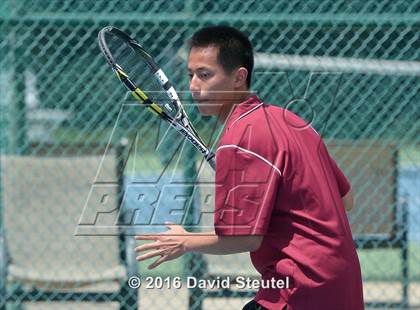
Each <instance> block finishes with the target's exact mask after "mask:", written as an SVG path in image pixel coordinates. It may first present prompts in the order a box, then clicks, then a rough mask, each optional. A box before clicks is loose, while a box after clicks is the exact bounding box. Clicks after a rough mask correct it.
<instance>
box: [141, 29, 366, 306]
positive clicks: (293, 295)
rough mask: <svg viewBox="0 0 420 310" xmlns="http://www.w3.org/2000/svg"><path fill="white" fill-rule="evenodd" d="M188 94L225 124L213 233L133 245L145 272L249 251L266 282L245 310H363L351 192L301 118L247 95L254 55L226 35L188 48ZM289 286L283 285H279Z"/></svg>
mask: <svg viewBox="0 0 420 310" xmlns="http://www.w3.org/2000/svg"><path fill="white" fill-rule="evenodd" d="M189 43H190V52H189V58H188V70H189V74H190V90H191V92H192V95H193V98H194V100H195V101H196V102H197V104H198V108H199V110H200V112H201V113H202V114H203V115H214V116H217V117H218V118H219V120H220V122H222V123H224V129H223V133H222V137H221V139H220V141H219V146H218V149H217V152H216V189H215V191H216V193H215V194H216V198H215V216H214V227H215V231H214V232H213V233H204V234H203V233H189V232H186V231H185V230H184V229H183V228H182V227H181V226H179V225H169V226H168V228H169V230H168V231H167V232H166V233H164V234H160V235H153V236H137V237H136V239H138V240H152V241H153V242H150V243H146V244H144V245H141V246H138V247H137V248H136V251H138V252H143V251H146V253H144V254H142V255H140V256H139V257H138V258H137V259H138V260H139V261H142V260H145V259H149V258H151V257H158V258H157V260H156V261H155V262H154V263H152V264H151V265H150V266H149V268H154V267H156V266H158V265H159V264H161V263H163V262H166V261H169V260H172V259H175V258H177V257H180V256H181V255H183V254H184V253H186V252H201V253H207V254H220V255H223V254H231V253H239V252H250V255H251V260H252V263H253V265H254V266H255V268H256V269H257V270H258V272H259V273H260V274H261V277H262V280H266V283H275V281H272V282H270V280H283V281H287V283H288V284H289V285H288V287H283V288H279V287H270V285H265V287H261V288H260V289H259V291H258V292H257V294H256V296H255V298H254V300H252V301H250V302H249V303H248V304H246V305H245V306H244V308H243V309H247V310H249V309H276V310H281V309H298V310H305V309H308V310H309V309H311V310H312V309H324V310H325V309H331V310H333V309H334V310H345V309H348V310H358V309H363V308H364V306H363V293H362V280H361V271H360V265H359V260H358V257H357V253H356V249H355V246H354V243H353V240H352V235H351V230H350V226H349V222H348V219H347V216H346V212H345V211H346V210H350V209H351V208H352V207H353V196H352V191H351V186H350V184H349V182H348V180H347V179H346V177H345V176H344V174H343V173H342V172H341V170H340V169H339V167H338V166H337V164H336V163H335V161H334V160H333V159H332V158H331V157H330V155H329V154H328V151H327V149H326V147H325V145H324V143H323V141H322V139H321V137H320V135H319V134H318V133H317V132H316V131H315V130H314V129H313V128H312V127H311V126H310V125H309V124H307V123H306V122H305V121H304V120H303V119H301V118H299V117H298V116H297V115H295V114H293V113H292V112H289V111H287V110H285V109H282V108H280V107H276V106H273V105H269V104H265V103H263V102H262V101H261V99H260V98H259V97H258V96H256V95H255V94H252V93H251V92H250V86H251V74H252V70H253V51H252V46H251V43H250V41H249V40H248V38H247V37H246V36H245V35H244V34H243V33H241V32H239V31H238V30H236V29H234V28H230V27H226V26H212V27H206V28H203V29H201V30H199V31H198V32H196V33H195V34H194V35H193V37H192V38H191V39H190V42H189ZM284 283H286V282H284Z"/></svg>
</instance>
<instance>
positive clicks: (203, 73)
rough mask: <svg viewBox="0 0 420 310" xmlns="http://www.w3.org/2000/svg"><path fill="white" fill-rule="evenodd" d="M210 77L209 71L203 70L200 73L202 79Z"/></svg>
mask: <svg viewBox="0 0 420 310" xmlns="http://www.w3.org/2000/svg"><path fill="white" fill-rule="evenodd" d="M209 77H210V73H208V72H201V73H200V79H203V80H206V79H208V78H209Z"/></svg>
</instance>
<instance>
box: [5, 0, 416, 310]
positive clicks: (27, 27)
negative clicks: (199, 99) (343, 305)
mask: <svg viewBox="0 0 420 310" xmlns="http://www.w3.org/2000/svg"><path fill="white" fill-rule="evenodd" d="M210 24H228V25H232V26H235V27H237V28H239V29H241V30H243V31H244V32H245V33H247V34H248V35H249V37H250V39H251V41H252V43H253V45H254V50H255V53H256V58H255V62H256V68H255V72H254V76H253V86H252V89H253V91H254V92H256V93H257V94H258V95H259V96H260V97H261V98H262V99H263V100H264V101H265V102H267V103H272V104H276V105H280V106H283V107H286V108H288V109H291V110H293V111H295V112H296V113H298V114H299V115H301V116H302V117H304V118H305V119H307V120H308V121H310V122H311V123H312V124H313V126H314V128H315V129H317V131H318V132H320V133H321V134H322V136H323V137H324V138H325V140H326V142H327V144H328V145H329V147H330V150H331V153H332V154H333V156H334V157H335V158H336V159H337V161H338V162H339V164H340V165H341V166H342V167H343V169H344V170H345V172H346V174H347V175H348V176H349V177H350V179H351V181H352V184H353V187H354V189H355V192H356V201H357V202H358V203H357V207H356V208H355V211H354V212H352V213H351V214H350V221H351V224H352V227H353V232H354V235H355V241H356V244H357V246H358V253H359V257H360V260H361V265H362V273H363V280H364V290H365V292H364V293H365V299H366V303H367V304H368V306H381V307H383V308H407V307H409V306H410V307H415V306H417V307H420V270H419V269H420V268H419V265H420V231H419V229H418V227H419V226H420V225H419V224H420V220H419V217H420V213H419V212H420V209H419V206H420V197H419V188H420V186H419V185H420V184H419V175H420V147H419V143H420V138H419V137H420V133H419V128H418V119H419V101H420V97H419V90H420V86H419V85H420V83H419V82H420V80H419V76H420V62H419V58H420V53H419V51H420V43H419V42H420V35H419V33H420V1H403V0H396V1H371V0H367V1H366V0H365V1H359V0H357V1H343V0H340V1H330V0H327V1H315V0H312V1H298V0H294V1H273V0H261V1H237V0H231V1H195V0H186V1H148V0H145V1H134V0H124V1H122V0H109V1H108V0H107V1H105V0H99V1H93V0H85V1H73V0H68V1H41V0H32V1H23V0H22V1H20V0H3V1H1V2H0V95H1V96H0V111H1V123H0V144H1V156H2V160H1V166H0V170H1V179H0V180H1V181H0V182H1V183H0V184H1V186H0V195H1V199H0V211H1V215H2V216H1V217H0V227H1V238H0V246H1V249H0V250H1V251H0V276H1V279H0V309H3V308H4V307H5V305H6V300H8V301H7V305H8V307H11V308H13V307H21V306H22V305H23V306H22V307H26V308H28V309H59V308H60V307H62V308H66V307H67V308H69V309H75V308H80V309H92V308H94V307H98V308H100V309H102V308H107V307H110V308H116V307H119V305H121V306H123V307H126V308H127V309H135V308H136V305H138V306H139V307H140V308H145V309H183V308H184V309H186V308H188V307H189V308H191V309H199V308H203V309H222V308H223V309H240V308H241V306H242V305H243V304H245V302H246V301H247V300H248V299H250V298H251V297H252V296H253V294H254V292H246V291H244V290H217V291H214V290H213V291H208V290H204V289H199V288H195V289H192V288H187V283H186V282H187V281H186V279H187V278H188V276H194V277H195V278H197V279H211V278H213V279H214V278H215V277H216V278H217V276H219V277H221V278H223V277H227V276H235V275H247V276H248V275H249V276H255V274H254V271H253V269H252V267H251V266H250V263H249V261H248V257H247V255H235V256H226V257H211V256H206V255H204V256H200V255H189V256H186V257H184V258H182V259H178V260H175V261H172V262H170V263H167V264H164V265H163V266H162V267H159V268H157V269H156V271H148V270H146V268H145V267H144V266H143V264H136V263H135V262H134V261H133V256H132V255H133V253H132V251H130V249H131V250H132V249H133V248H134V243H133V239H132V237H131V235H132V233H133V229H134V230H136V229H150V227H149V228H147V227H146V228H145V225H146V224H148V223H150V222H151V221H155V222H156V223H157V224H159V221H163V220H169V221H180V220H183V221H184V223H187V222H188V221H189V222H191V221H196V219H197V216H200V217H202V220H203V222H202V223H206V225H207V226H208V227H204V228H203V229H211V224H212V218H211V210H212V199H209V197H211V183H212V177H213V176H212V174H211V172H210V171H208V170H207V168H205V169H204V171H203V172H202V173H200V178H199V180H200V181H201V182H202V183H201V184H200V186H198V187H197V186H194V184H195V183H197V180H196V175H197V173H198V170H199V169H201V166H200V165H199V163H200V157H199V155H198V154H197V153H196V152H195V151H194V150H193V149H192V147H191V146H189V145H188V144H185V143H184V141H183V140H182V139H181V138H180V137H179V136H178V135H177V133H174V132H173V131H167V129H168V128H167V126H166V125H165V124H163V123H161V122H159V121H158V120H157V119H156V118H153V117H151V116H150V114H149V113H148V112H146V111H144V108H142V107H141V106H138V105H134V106H132V105H129V104H128V105H123V103H130V102H127V101H126V100H125V91H124V89H123V87H122V86H121V85H120V83H119V81H118V80H117V78H116V77H115V76H114V75H113V74H112V73H111V72H110V69H109V67H108V66H107V65H106V63H105V60H104V58H103V57H102V55H101V54H100V51H99V48H98V43H97V33H98V31H99V30H100V29H101V28H102V27H104V26H106V25H113V26H116V27H119V28H121V29H123V30H126V31H127V32H129V33H131V34H132V35H133V36H135V37H136V39H138V41H139V42H141V43H142V44H143V45H144V46H146V47H148V50H149V52H150V53H151V54H152V55H154V56H155V58H156V60H157V62H158V63H159V64H160V65H161V66H162V67H163V69H164V70H165V72H167V75H168V76H169V77H170V79H171V81H172V83H173V84H174V85H175V87H176V89H177V90H178V91H179V92H180V94H181V96H182V97H183V100H184V103H186V104H187V105H188V103H191V98H190V96H189V94H188V92H186V90H188V78H187V70H186V61H185V59H186V57H185V55H186V52H187V50H186V46H185V42H186V40H187V39H188V38H189V37H190V36H191V35H192V34H193V33H194V31H196V30H197V29H199V28H200V27H202V26H204V25H210ZM184 91H185V92H184ZM187 109H188V112H189V114H190V116H191V118H192V121H193V123H194V124H195V125H196V127H197V129H198V131H199V132H200V134H201V135H202V136H203V137H204V138H205V140H206V141H207V142H209V143H210V141H211V140H215V139H214V138H212V137H211V134H209V133H214V132H217V131H218V130H219V129H220V127H217V126H218V125H217V123H216V121H215V120H214V119H208V118H204V117H201V116H200V115H199V114H198V113H197V111H196V109H195V108H194V106H193V105H188V107H187ZM215 129H216V130H215ZM174 141H176V142H174ZM212 142H213V143H214V142H215V141H212ZM122 145H123V146H124V147H123V146H122ZM103 154H105V155H106V156H105V157H103V156H101V155H103ZM128 154H129V155H128ZM127 158H129V159H128V161H126V159H127ZM122 167H125V168H124V169H123V168H122ZM98 171H100V173H98ZM122 172H123V173H122ZM92 182H93V183H94V186H93V187H92V186H91V185H92ZM202 184H205V186H202ZM92 188H93V189H92ZM197 188H199V189H200V190H197ZM207 188H208V189H207ZM95 197H101V198H98V199H96V200H100V202H97V203H96V204H95ZM176 197H183V199H181V200H179V199H178V200H177V198H176ZM86 201H87V203H86ZM91 201H93V202H92V203H91ZM121 201H122V206H123V207H122V210H124V211H125V212H121V210H119V209H118V206H119V205H120V202H121ZM174 201H176V205H177V208H175V209H176V212H172V211H173V210H174V208H173V206H172V207H171V204H173V203H174ZM92 210H93V211H95V212H93V213H91V212H92ZM156 210H161V211H159V212H160V213H159V212H155V211H156ZM121 215H124V216H121ZM116 218H118V219H119V220H120V219H121V218H124V219H123V224H122V225H116V224H115V223H120V224H121V222H116V221H115V219H116ZM101 221H103V222H101ZM203 226H205V225H204V224H203V225H201V227H203ZM153 229H154V230H155V227H154V226H153ZM74 232H77V233H78V236H74V235H73V234H74ZM126 232H131V233H128V234H126ZM91 235H96V236H91ZM125 236H127V237H125ZM126 248H127V249H129V250H128V251H126ZM137 275H139V276H140V278H141V279H142V280H144V281H145V283H144V284H146V283H147V281H148V278H147V277H148V276H150V278H149V279H151V280H153V281H156V279H162V281H163V282H162V285H160V286H162V289H159V288H156V287H155V288H154V289H147V288H146V287H145V285H143V286H141V288H140V289H132V288H130V287H128V286H127V279H128V278H129V277H130V276H137ZM165 277H168V278H165ZM176 277H180V280H181V281H182V282H183V284H184V285H182V287H181V288H180V289H178V288H176V287H174V285H169V286H170V288H168V284H167V283H168V282H170V283H172V284H173V283H174V282H173V281H174V279H175V278H176ZM165 279H169V280H166V282H165ZM165 283H166V285H165ZM155 284H156V283H155ZM133 285H134V286H135V283H134V284H133V283H132V286H133ZM156 285H157V286H159V283H157V284H156ZM175 286H176V285H175ZM108 301H109V302H108ZM60 309H61V308H60Z"/></svg>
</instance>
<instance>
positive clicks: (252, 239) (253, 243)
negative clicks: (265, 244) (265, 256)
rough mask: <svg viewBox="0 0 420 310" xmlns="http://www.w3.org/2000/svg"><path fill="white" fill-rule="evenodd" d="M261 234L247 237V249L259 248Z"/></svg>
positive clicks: (254, 249)
mask: <svg viewBox="0 0 420 310" xmlns="http://www.w3.org/2000/svg"><path fill="white" fill-rule="evenodd" d="M262 239H263V236H249V237H248V246H249V251H250V252H252V251H256V250H258V249H259V248H260V246H261V242H262Z"/></svg>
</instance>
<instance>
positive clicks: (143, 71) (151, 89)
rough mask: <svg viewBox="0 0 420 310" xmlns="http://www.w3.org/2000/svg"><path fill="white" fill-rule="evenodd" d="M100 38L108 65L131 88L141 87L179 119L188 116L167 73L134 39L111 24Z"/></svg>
mask: <svg viewBox="0 0 420 310" xmlns="http://www.w3.org/2000/svg"><path fill="white" fill-rule="evenodd" d="M98 41H99V47H100V49H101V52H102V53H103V54H104V56H105V59H106V60H107V62H108V64H109V65H110V66H111V68H112V69H113V70H114V72H115V73H116V74H117V76H118V77H119V78H120V80H121V81H122V82H123V83H124V84H125V85H126V86H127V88H128V89H129V90H131V91H135V89H136V88H139V89H140V87H141V91H142V92H143V93H145V94H146V95H147V98H148V99H149V100H150V102H153V103H155V104H157V105H159V106H160V107H161V108H162V109H163V110H164V111H165V114H167V115H169V116H170V117H171V118H174V119H177V120H180V119H182V118H184V117H185V111H184V109H183V108H182V104H181V102H180V100H179V97H178V94H177V93H176V91H175V89H174V87H173V86H172V84H171V83H170V81H169V79H168V78H167V76H166V74H165V73H164V72H163V70H162V69H161V68H160V67H159V66H158V65H157V64H156V62H155V61H154V59H153V57H152V56H151V55H150V54H149V53H148V52H147V51H146V50H145V49H144V48H143V47H142V46H141V45H140V44H139V43H138V42H137V41H136V40H135V39H134V38H132V37H131V36H130V35H128V34H127V33H125V32H123V31H121V30H120V29H118V28H116V27H113V26H107V27H105V28H103V29H101V30H100V31H99V34H98ZM140 97H142V96H140ZM145 103H146V104H147V102H145Z"/></svg>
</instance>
